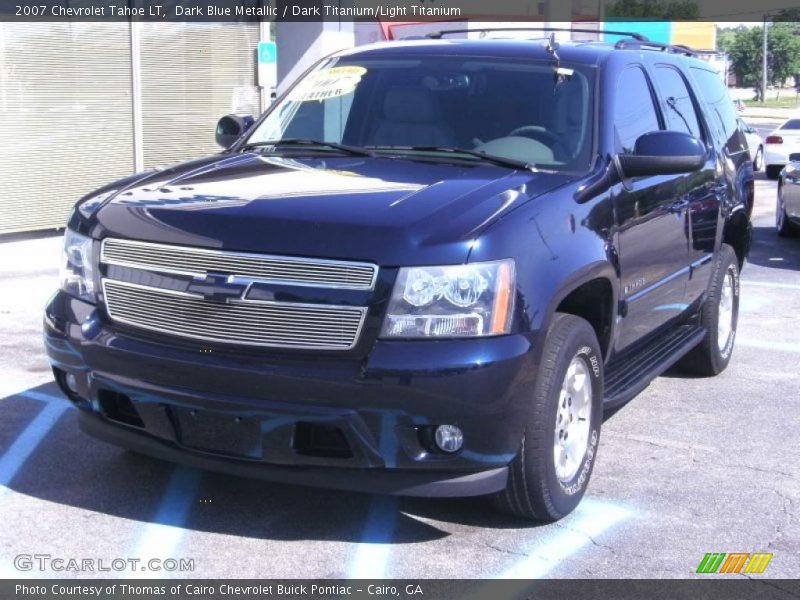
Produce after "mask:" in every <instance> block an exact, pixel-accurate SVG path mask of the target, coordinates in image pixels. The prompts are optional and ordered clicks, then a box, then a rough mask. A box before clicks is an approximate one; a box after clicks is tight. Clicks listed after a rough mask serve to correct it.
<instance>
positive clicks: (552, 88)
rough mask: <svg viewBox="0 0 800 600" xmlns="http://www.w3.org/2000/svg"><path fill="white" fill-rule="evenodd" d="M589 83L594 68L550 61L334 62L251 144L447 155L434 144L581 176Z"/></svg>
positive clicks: (588, 128)
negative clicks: (310, 143) (284, 142)
mask: <svg viewBox="0 0 800 600" xmlns="http://www.w3.org/2000/svg"><path fill="white" fill-rule="evenodd" d="M591 78H592V73H591V71H590V70H585V69H583V68H580V67H577V66H571V65H566V64H561V65H560V68H559V69H558V71H556V68H555V65H554V64H553V63H552V62H549V61H530V60H526V61H517V60H509V59H497V58H486V57H443V56H429V57H409V58H401V57H396V58H387V57H381V58H363V59H359V58H358V57H345V58H340V59H332V60H329V61H327V62H325V63H323V64H322V65H320V66H319V67H318V68H317V69H316V70H315V71H313V72H312V73H310V74H309V75H308V76H307V77H306V78H305V79H303V80H302V81H301V82H300V83H299V84H297V85H296V86H295V87H294V88H293V89H292V90H291V92H290V93H289V94H288V96H286V97H285V98H284V99H283V100H282V101H281V102H280V103H279V104H278V105H277V106H275V107H274V108H273V109H272V110H271V112H270V114H269V115H268V116H267V118H266V119H265V120H264V121H263V122H261V123H260V125H259V126H258V127H257V128H256V129H255V131H254V132H253V133H252V134H251V135H250V137H249V138H248V140H247V143H248V144H258V143H261V142H267V141H273V140H279V139H303V140H318V141H324V142H333V143H337V144H346V145H348V146H352V147H362V148H369V149H371V150H373V151H375V152H376V153H377V154H379V155H395V156H397V155H405V154H409V153H410V154H413V155H415V156H418V155H427V156H436V157H437V158H441V157H442V156H443V153H441V152H440V151H437V150H435V148H451V149H452V148H460V149H465V150H470V151H477V152H480V153H482V154H486V155H491V156H495V157H502V158H507V159H512V160H515V161H520V162H522V163H529V164H532V165H534V166H536V167H540V168H545V169H563V170H570V171H586V170H588V168H589V166H590V162H591V145H592V139H591V132H592V115H593V112H594V111H593V110H592V106H593V104H592V95H593V93H592V92H593V85H592V81H591ZM410 148H416V150H410ZM423 148H424V150H423ZM329 150H330V149H329ZM448 156H449V158H451V159H452V158H453V157H454V156H456V157H458V158H460V159H463V160H480V158H479V157H476V156H474V155H473V156H470V155H466V154H465V155H463V156H461V157H459V156H458V155H457V154H453V153H449V154H448Z"/></svg>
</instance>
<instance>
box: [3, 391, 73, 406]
mask: <svg viewBox="0 0 800 600" xmlns="http://www.w3.org/2000/svg"><path fill="white" fill-rule="evenodd" d="M14 395H15V396H22V397H23V398H30V399H31V400H38V401H40V402H44V403H49V402H63V403H64V407H65V408H72V404H70V402H69V401H68V400H67V399H66V398H65V397H64V396H56V395H55V394H48V393H46V392H37V391H36V390H25V391H24V392H19V393H17V394H14Z"/></svg>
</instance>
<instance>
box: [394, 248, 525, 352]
mask: <svg viewBox="0 0 800 600" xmlns="http://www.w3.org/2000/svg"><path fill="white" fill-rule="evenodd" d="M513 307H514V261H513V260H510V259H509V260H501V261H497V262H487V263H473V264H468V265H456V266H447V267H404V268H402V269H400V272H399V273H398V275H397V282H396V283H395V285H394V291H393V292H392V298H391V300H390V301H389V310H388V312H387V315H386V320H385V321H384V323H383V330H382V331H381V337H384V338H448V337H481V336H487V335H502V334H504V333H508V332H509V330H510V328H511V313H512V309H513Z"/></svg>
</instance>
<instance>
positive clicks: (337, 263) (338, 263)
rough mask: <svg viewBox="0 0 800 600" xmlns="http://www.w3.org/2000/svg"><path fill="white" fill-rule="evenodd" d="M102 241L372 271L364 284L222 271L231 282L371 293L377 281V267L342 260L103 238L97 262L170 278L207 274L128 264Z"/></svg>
mask: <svg viewBox="0 0 800 600" xmlns="http://www.w3.org/2000/svg"><path fill="white" fill-rule="evenodd" d="M106 242H112V243H119V244H123V245H129V246H139V247H143V248H153V249H157V250H160V251H166V252H170V251H176V250H179V251H181V252H188V253H191V254H198V255H204V254H205V255H210V256H222V257H226V256H229V257H232V258H235V259H245V260H246V259H252V260H267V261H276V262H283V263H294V264H297V265H304V264H306V265H321V266H332V267H358V268H368V269H371V271H372V278H371V279H370V282H369V284H368V285H358V284H341V283H326V282H324V281H320V282H309V281H299V280H295V279H290V278H287V279H275V278H259V277H250V276H247V275H240V274H238V273H234V272H227V271H223V273H225V274H228V275H230V276H231V277H232V278H233V279H232V280H233V281H247V282H251V283H266V284H279V285H288V286H296V287H312V288H324V289H343V290H361V291H371V290H374V289H375V282H376V281H377V280H378V270H379V269H378V265H376V264H374V263H369V262H355V261H343V260H333V259H326V258H301V257H296V256H280V255H274V254H256V253H251V252H235V251H228V250H213V249H210V248H197V247H194V246H179V245H174V244H159V243H155V242H142V241H139V240H126V239H123V238H104V239H103V240H102V242H101V244H100V262H101V263H103V264H107V265H115V266H120V267H128V268H132V269H143V270H148V271H155V272H157V273H165V274H170V275H188V276H190V277H196V278H204V277H206V275H208V274H209V272H208V271H206V272H195V271H189V270H182V269H176V268H174V267H165V266H163V265H161V266H159V265H155V264H152V265H151V264H143V263H136V262H129V261H125V260H119V259H114V258H109V257H107V256H106Z"/></svg>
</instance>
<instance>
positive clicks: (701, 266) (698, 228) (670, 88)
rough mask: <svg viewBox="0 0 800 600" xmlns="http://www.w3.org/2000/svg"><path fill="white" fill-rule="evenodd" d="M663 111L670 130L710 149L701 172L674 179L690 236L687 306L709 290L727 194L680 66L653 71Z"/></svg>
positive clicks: (698, 107) (662, 67)
mask: <svg viewBox="0 0 800 600" xmlns="http://www.w3.org/2000/svg"><path fill="white" fill-rule="evenodd" d="M653 73H654V77H655V81H656V85H657V87H658V91H659V101H660V103H661V110H662V111H663V113H664V117H665V120H666V125H667V128H668V129H671V130H673V131H681V132H684V133H688V134H689V135H691V136H693V137H695V138H697V139H699V140H701V141H703V142H704V143H705V145H706V148H707V149H708V152H707V156H706V164H705V166H704V167H703V168H702V169H700V170H699V171H695V172H693V173H686V174H683V175H678V176H676V177H675V178H674V180H673V182H674V184H675V187H676V189H675V193H676V197H677V198H676V199H677V202H678V205H680V206H683V207H685V210H684V212H683V217H684V219H685V222H684V225H685V227H686V228H687V230H688V231H687V233H688V247H687V263H686V265H685V266H687V267H688V268H689V274H688V281H687V287H686V299H685V304H687V305H689V304H691V303H692V302H694V301H695V300H698V299H699V298H700V297H701V296H702V294H703V293H704V292H705V291H706V289H707V288H708V283H709V280H710V277H711V270H712V269H711V267H712V259H713V256H714V247H715V244H716V239H717V229H718V227H717V225H718V223H719V219H720V204H721V198H722V197H723V194H724V193H725V190H726V188H725V184H724V178H723V177H722V171H721V170H720V171H719V174H717V173H716V172H715V171H716V166H717V157H716V155H715V153H714V145H713V141H712V140H711V136H710V133H709V132H708V131H707V128H706V126H705V124H704V121H703V120H702V119H701V118H700V116H699V115H700V114H702V111H701V109H700V103H699V100H698V99H697V97H696V95H695V94H694V92H693V91H691V89H690V87H689V83H688V81H687V79H686V77H685V76H684V74H683V73H682V72H681V70H680V69H679V68H678V65H677V64H664V63H659V64H656V65H655V68H654V69H653Z"/></svg>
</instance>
